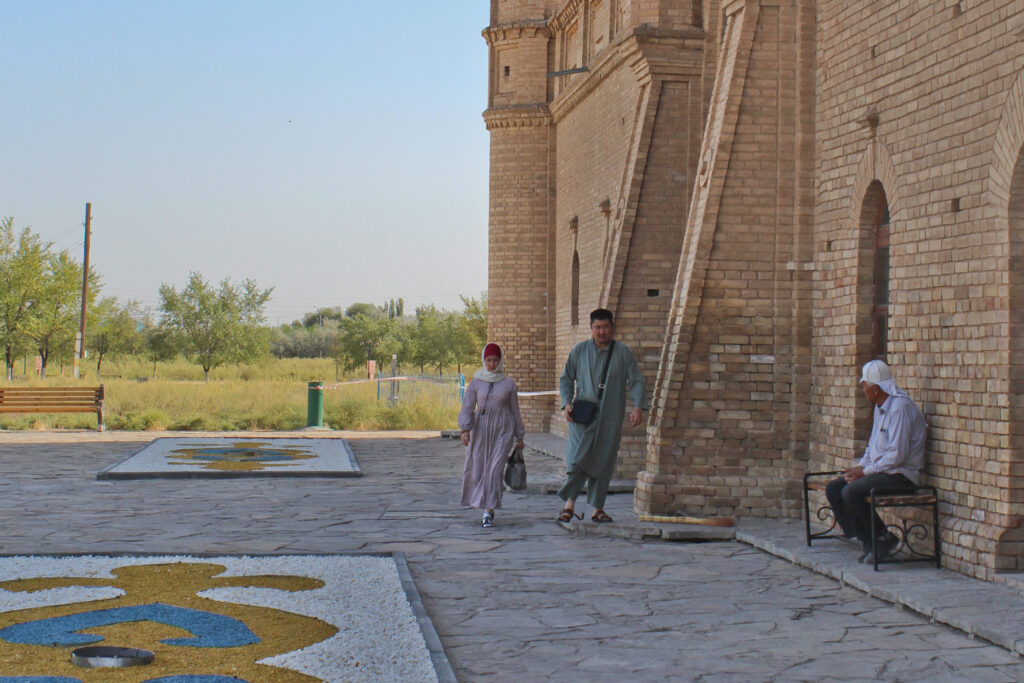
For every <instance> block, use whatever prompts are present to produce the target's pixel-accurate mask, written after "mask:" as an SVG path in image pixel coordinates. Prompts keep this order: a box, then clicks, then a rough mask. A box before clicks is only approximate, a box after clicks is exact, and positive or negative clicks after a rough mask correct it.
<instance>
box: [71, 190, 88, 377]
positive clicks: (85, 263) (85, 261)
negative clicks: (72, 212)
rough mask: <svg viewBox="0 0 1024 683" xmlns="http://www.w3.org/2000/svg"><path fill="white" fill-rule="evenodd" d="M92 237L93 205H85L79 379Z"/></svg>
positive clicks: (76, 373)
mask: <svg viewBox="0 0 1024 683" xmlns="http://www.w3.org/2000/svg"><path fill="white" fill-rule="evenodd" d="M90 237H92V203H91V202H86V204H85V255H84V256H83V257H82V321H81V326H80V327H79V330H78V339H77V340H76V341H75V346H76V347H77V348H76V349H75V351H77V355H76V356H75V367H74V371H73V373H72V374H73V375H74V376H75V378H76V379H77V378H78V377H79V373H80V372H81V370H80V368H79V365H80V364H81V362H82V361H83V360H84V359H85V313H86V309H87V308H88V305H89V238H90Z"/></svg>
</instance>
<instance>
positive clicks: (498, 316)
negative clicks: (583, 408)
mask: <svg viewBox="0 0 1024 683" xmlns="http://www.w3.org/2000/svg"><path fill="white" fill-rule="evenodd" d="M557 4H559V3H557V2H552V1H551V0H508V1H502V0H495V1H494V2H492V3H491V25H490V26H489V27H488V28H486V29H485V30H484V32H483V35H484V38H485V39H486V41H487V45H488V47H489V52H490V76H489V80H490V84H489V92H488V97H487V110H486V111H485V112H484V121H485V122H486V124H487V129H488V130H489V131H490V133H491V166H490V168H491V179H490V220H489V223H490V230H489V255H488V256H489V260H490V268H489V276H488V307H489V315H488V318H489V321H490V322H489V329H488V335H489V337H490V339H491V340H492V341H496V342H498V343H499V344H501V346H502V348H503V349H504V350H505V370H506V371H507V372H508V373H509V374H510V375H511V376H512V377H513V378H514V379H515V380H516V382H517V383H518V385H519V390H520V391H543V390H551V389H553V388H554V386H553V383H552V376H556V375H555V358H554V336H553V334H552V323H551V316H552V314H553V311H552V310H551V307H550V306H549V300H548V297H549V294H550V282H551V280H552V272H553V269H554V263H553V244H552V241H553V235H552V230H551V225H552V221H551V211H552V203H553V202H552V197H553V194H554V187H553V180H552V173H551V164H552V162H553V154H554V133H553V129H552V125H551V113H550V112H549V111H548V105H547V100H548V85H547V80H548V79H547V73H548V29H547V17H548V15H549V14H550V12H551V8H552V7H553V6H555V5H557ZM555 402H556V401H555V398H554V397H552V396H538V397H524V398H523V399H522V400H521V401H520V408H521V410H522V414H523V420H524V421H525V422H526V426H527V429H530V430H547V428H548V424H549V418H550V415H551V412H552V410H553V409H554V404H555Z"/></svg>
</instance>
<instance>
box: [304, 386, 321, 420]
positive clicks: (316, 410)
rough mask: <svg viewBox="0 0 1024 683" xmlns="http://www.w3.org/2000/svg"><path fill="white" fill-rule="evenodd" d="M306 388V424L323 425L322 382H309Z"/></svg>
mask: <svg viewBox="0 0 1024 683" xmlns="http://www.w3.org/2000/svg"><path fill="white" fill-rule="evenodd" d="M307 387H308V388H307V390H306V394H307V396H306V400H307V404H306V426H307V427H323V426H324V392H323V388H324V383H323V382H309V383H308V384H307Z"/></svg>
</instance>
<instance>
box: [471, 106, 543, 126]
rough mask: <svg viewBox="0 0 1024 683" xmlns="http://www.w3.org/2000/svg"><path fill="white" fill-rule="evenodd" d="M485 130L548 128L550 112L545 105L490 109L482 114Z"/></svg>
mask: <svg viewBox="0 0 1024 683" xmlns="http://www.w3.org/2000/svg"><path fill="white" fill-rule="evenodd" d="M484 123H486V124H487V130H494V129H495V128H523V127H527V126H550V125H551V112H550V111H548V108H547V106H546V105H542V104H521V105H512V106H508V107H491V108H490V109H488V110H486V111H485V112H484Z"/></svg>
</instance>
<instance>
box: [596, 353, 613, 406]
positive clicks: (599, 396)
mask: <svg viewBox="0 0 1024 683" xmlns="http://www.w3.org/2000/svg"><path fill="white" fill-rule="evenodd" d="M614 350H615V340H614V339H612V340H611V341H610V342H609V343H608V355H607V356H606V357H605V359H604V369H603V370H601V383H600V384H598V385H597V402H598V403H600V402H601V399H602V398H604V384H605V382H606V381H607V380H608V364H609V363H611V362H612V351H614Z"/></svg>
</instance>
